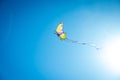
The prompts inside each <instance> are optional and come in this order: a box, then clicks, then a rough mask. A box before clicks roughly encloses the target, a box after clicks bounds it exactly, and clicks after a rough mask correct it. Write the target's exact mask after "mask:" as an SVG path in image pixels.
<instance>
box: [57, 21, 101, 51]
mask: <svg viewBox="0 0 120 80" xmlns="http://www.w3.org/2000/svg"><path fill="white" fill-rule="evenodd" d="M63 26H64V24H63V22H61V23H59V24H58V25H57V28H56V30H55V34H56V35H57V36H58V37H59V38H60V40H67V41H69V42H71V43H77V44H81V45H88V46H91V47H94V48H96V49H97V50H99V49H100V48H99V47H97V46H96V45H95V44H94V43H87V42H79V41H74V40H72V39H69V38H67V34H66V33H65V32H64V30H63Z"/></svg>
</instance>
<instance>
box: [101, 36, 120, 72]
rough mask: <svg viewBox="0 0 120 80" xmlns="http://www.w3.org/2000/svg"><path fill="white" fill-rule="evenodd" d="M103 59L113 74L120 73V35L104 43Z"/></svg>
mask: <svg viewBox="0 0 120 80" xmlns="http://www.w3.org/2000/svg"><path fill="white" fill-rule="evenodd" d="M101 59H102V61H103V63H104V65H105V67H106V69H107V70H109V71H110V72H111V73H112V74H120V37H113V38H112V39H110V40H109V41H108V42H106V43H105V44H104V47H103V49H102V54H101Z"/></svg>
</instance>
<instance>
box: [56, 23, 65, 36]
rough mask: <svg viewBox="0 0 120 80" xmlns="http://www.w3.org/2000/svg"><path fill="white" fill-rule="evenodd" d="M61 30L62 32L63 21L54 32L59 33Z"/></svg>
mask: <svg viewBox="0 0 120 80" xmlns="http://www.w3.org/2000/svg"><path fill="white" fill-rule="evenodd" d="M62 32H63V23H60V24H58V26H57V28H56V33H58V34H60V33H62Z"/></svg>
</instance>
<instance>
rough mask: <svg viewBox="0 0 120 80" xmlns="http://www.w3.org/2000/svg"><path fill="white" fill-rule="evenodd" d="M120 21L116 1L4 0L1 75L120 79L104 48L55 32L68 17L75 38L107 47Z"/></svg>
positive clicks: (37, 79) (0, 4) (13, 79)
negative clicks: (102, 51) (107, 63)
mask: <svg viewBox="0 0 120 80" xmlns="http://www.w3.org/2000/svg"><path fill="white" fill-rule="evenodd" d="M119 21H120V2H119V1H115V0H91V1H90V0H76V1H75V0H73V1H72V0H71V1H69V0H66V1H64V0H59V1H57V0H56V1H54V0H51V1H50V0H48V1H47V0H43V1H42V0H39V1H38V0H36V1H32V0H30V1H28V0H2V1H0V80H120V76H118V75H117V76H116V75H112V74H110V73H109V72H108V71H107V70H106V68H105V67H104V65H103V64H102V62H101V60H100V59H99V54H100V51H97V50H95V49H94V48H92V47H89V46H82V45H78V44H73V43H69V42H67V41H61V40H59V38H58V37H57V36H56V35H55V34H54V31H55V28H56V26H57V24H59V22H64V30H65V32H66V33H67V36H68V37H69V38H70V39H73V40H78V41H81V42H94V43H95V44H96V45H98V46H101V47H102V46H103V44H104V43H105V42H107V41H108V40H109V38H111V37H113V36H115V35H118V36H120V22H119Z"/></svg>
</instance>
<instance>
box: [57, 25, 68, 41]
mask: <svg viewBox="0 0 120 80" xmlns="http://www.w3.org/2000/svg"><path fill="white" fill-rule="evenodd" d="M56 34H57V35H58V37H59V38H60V39H61V40H65V39H66V37H67V36H66V34H65V33H64V31H63V23H60V24H58V26H57V28H56Z"/></svg>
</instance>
